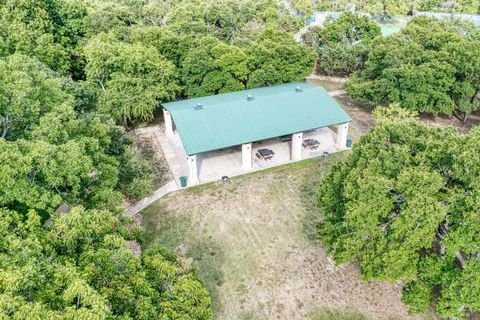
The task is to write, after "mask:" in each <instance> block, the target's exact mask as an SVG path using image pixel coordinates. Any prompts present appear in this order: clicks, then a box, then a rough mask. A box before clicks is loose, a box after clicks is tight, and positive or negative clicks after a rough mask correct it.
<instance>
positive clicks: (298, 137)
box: [291, 132, 303, 160]
mask: <svg viewBox="0 0 480 320" xmlns="http://www.w3.org/2000/svg"><path fill="white" fill-rule="evenodd" d="M302 140H303V132H299V133H294V134H292V155H291V158H292V160H302Z"/></svg>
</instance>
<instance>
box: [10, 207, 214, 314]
mask: <svg viewBox="0 0 480 320" xmlns="http://www.w3.org/2000/svg"><path fill="white" fill-rule="evenodd" d="M0 221H1V222H0V224H1V228H0V239H1V240H0V256H1V259H0V313H1V314H2V315H3V316H6V317H8V318H9V319H25V318H41V319H73V318H75V319H106V318H108V319H198V320H204V319H210V318H211V316H212V314H211V309H210V303H211V302H210V297H209V295H208V292H207V291H206V289H205V288H204V287H203V285H202V284H201V282H200V281H199V280H198V279H197V277H196V275H195V273H194V272H193V271H192V270H191V268H190V266H189V263H188V261H185V260H181V259H178V258H177V257H176V256H175V255H173V254H171V253H169V252H167V251H165V250H164V249H161V248H159V247H153V248H150V249H149V250H146V251H144V252H143V253H142V254H141V255H140V256H136V255H134V254H133V253H132V251H131V249H130V245H129V244H130V243H131V241H132V240H138V238H139V235H140V234H141V233H140V232H139V230H138V229H137V228H136V227H132V226H129V225H128V224H127V221H119V220H118V219H117V218H115V217H114V216H113V214H112V213H111V212H108V211H101V210H85V209H84V208H82V207H76V208H73V209H71V210H70V211H68V212H65V213H61V214H59V215H57V216H54V217H53V218H52V220H51V221H50V222H49V223H46V224H43V225H42V223H41V222H42V221H41V218H40V216H39V215H38V214H37V213H36V212H35V211H33V210H31V211H29V212H28V214H27V216H26V217H23V216H22V215H21V214H18V213H17V212H14V211H9V210H5V209H0Z"/></svg>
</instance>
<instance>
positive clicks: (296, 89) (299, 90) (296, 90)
mask: <svg viewBox="0 0 480 320" xmlns="http://www.w3.org/2000/svg"><path fill="white" fill-rule="evenodd" d="M295 92H296V93H300V92H303V89H302V88H300V87H299V86H297V87H295Z"/></svg>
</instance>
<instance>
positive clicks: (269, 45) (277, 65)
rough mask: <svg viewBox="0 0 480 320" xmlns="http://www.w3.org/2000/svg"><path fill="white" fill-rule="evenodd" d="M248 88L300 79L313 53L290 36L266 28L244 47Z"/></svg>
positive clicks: (308, 69) (309, 66) (307, 70)
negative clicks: (258, 36) (257, 37)
mask: <svg viewBox="0 0 480 320" xmlns="http://www.w3.org/2000/svg"><path fill="white" fill-rule="evenodd" d="M247 55H248V68H249V70H251V73H250V75H249V77H248V83H247V86H248V87H249V88H255V87H262V86H267V85H272V84H278V83H284V82H291V81H303V79H304V78H305V76H307V75H309V74H310V73H311V72H312V70H313V67H314V65H315V53H314V51H313V50H312V49H310V48H308V47H307V46H305V45H302V44H298V43H296V42H295V40H293V38H292V37H291V35H289V34H288V33H284V32H279V31H274V30H267V31H265V32H264V33H263V34H262V35H261V37H260V38H259V39H258V40H257V41H256V42H255V43H253V44H252V45H251V46H250V47H248V48H247Z"/></svg>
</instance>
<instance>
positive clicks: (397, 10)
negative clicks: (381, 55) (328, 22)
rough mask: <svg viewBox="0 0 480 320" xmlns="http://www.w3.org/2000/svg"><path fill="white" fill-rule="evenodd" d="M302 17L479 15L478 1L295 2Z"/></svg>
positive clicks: (346, 0)
mask: <svg viewBox="0 0 480 320" xmlns="http://www.w3.org/2000/svg"><path fill="white" fill-rule="evenodd" d="M292 2H293V4H294V6H295V8H296V10H297V11H298V12H299V13H301V14H302V15H310V14H312V13H313V12H314V11H344V10H347V9H350V8H353V7H354V8H355V9H356V10H357V11H359V12H364V13H368V14H371V15H373V16H379V17H382V18H388V17H393V16H397V15H411V14H414V13H415V12H417V11H434V12H448V13H452V12H455V13H469V14H479V13H480V4H479V3H478V0H336V1H331V0H293V1H292Z"/></svg>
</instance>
